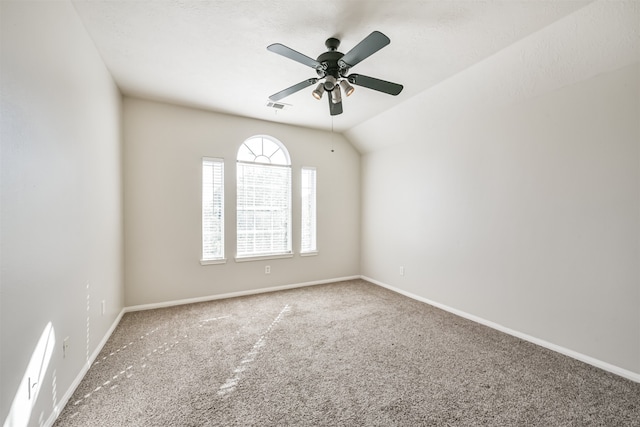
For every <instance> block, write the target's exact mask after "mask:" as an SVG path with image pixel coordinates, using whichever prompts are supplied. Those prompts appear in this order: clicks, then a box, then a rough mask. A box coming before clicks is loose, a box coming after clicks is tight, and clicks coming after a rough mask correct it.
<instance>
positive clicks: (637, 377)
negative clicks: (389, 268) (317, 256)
mask: <svg viewBox="0 0 640 427" xmlns="http://www.w3.org/2000/svg"><path fill="white" fill-rule="evenodd" d="M360 277H361V278H362V279H363V280H366V281H367V282H371V283H373V284H375V285H378V286H381V287H383V288H386V289H389V290H390V291H393V292H396V293H399V294H401V295H404V296H406V297H409V298H411V299H414V300H417V301H420V302H424V303H426V304H429V305H432V306H434V307H437V308H440V309H442V310H445V311H448V312H449V313H453V314H455V315H457V316H460V317H463V318H465V319H468V320H471V321H473V322H476V323H479V324H481V325H484V326H488V327H490V328H492V329H496V330H498V331H500V332H504V333H505V334H509V335H512V336H514V337H517V338H520V339H522V340H525V341H529V342H531V343H533V344H536V345H539V346H541V347H544V348H547V349H549V350H552V351H555V352H557V353H560V354H564V355H565V356H569V357H571V358H573V359H576V360H579V361H581V362H584V363H587V364H589V365H592V366H595V367H596V368H600V369H602V370H605V371H607V372H611V373H613V374H616V375H619V376H621V377H623V378H626V379H629V380H631V381H634V382H637V383H640V374H639V373H636V372H633V371H629V370H627V369H624V368H621V367H619V366H616V365H612V364H610V363H607V362H603V361H602V360H598V359H595V358H593V357H591V356H587V355H585V354H582V353H578V352H577V351H574V350H571V349H568V348H565V347H562V346H559V345H557V344H553V343H550V342H548V341H545V340H542V339H540V338H536V337H533V336H531V335H527V334H525V333H522V332H518V331H516V330H514V329H510V328H507V327H506V326H502V325H500V324H498V323H495V322H492V321H490V320H486V319H483V318H481V317H478V316H475V315H473V314H469V313H466V312H464V311H461V310H458V309H455V308H452V307H449V306H447V305H444V304H440V303H439V302H435V301H432V300H430V299H427V298H423V297H421V296H419V295H416V294H413V293H411V292H407V291H404V290H402V289H399V288H396V287H394V286H390V285H387V284H386V283H382V282H380V281H378V280H375V279H372V278H370V277H367V276H360Z"/></svg>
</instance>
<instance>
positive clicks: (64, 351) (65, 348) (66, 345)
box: [62, 337, 69, 359]
mask: <svg viewBox="0 0 640 427" xmlns="http://www.w3.org/2000/svg"><path fill="white" fill-rule="evenodd" d="M68 352H69V337H66V338H65V339H64V340H63V341H62V358H63V359H65V358H66V357H67V353H68Z"/></svg>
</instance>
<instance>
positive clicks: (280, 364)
mask: <svg viewBox="0 0 640 427" xmlns="http://www.w3.org/2000/svg"><path fill="white" fill-rule="evenodd" d="M476 425H484V426H640V384H637V383H634V382H632V381H629V380H626V379H623V378H621V377H618V376H616V375H613V374H610V373H607V372H605V371H602V370H599V369H597V368H594V367H592V366H590V365H586V364H584V363H581V362H579V361H576V360H574V359H571V358H568V357H565V356H563V355H560V354H558V353H554V352H552V351H549V350H546V349H544V348H541V347H538V346H536V345H533V344H531V343H528V342H525V341H522V340H519V339H517V338H514V337H512V336H509V335H506V334H503V333H500V332H497V331H495V330H493V329H490V328H487V327H484V326H481V325H478V324H476V323H473V322H471V321H468V320H465V319H462V318H460V317H457V316H455V315H452V314H450V313H447V312H444V311H442V310H439V309H436V308H434V307H431V306H429V305H426V304H423V303H421V302H418V301H414V300H411V299H409V298H406V297H404V296H401V295H398V294H396V293H393V292H391V291H388V290H386V289H383V288H380V287H378V286H376V285H372V284H370V283H367V282H365V281H362V280H355V281H349V282H341V283H335V284H329V285H319V286H313V287H308V288H301V289H293V290H288V291H281V292H274V293H269V294H261V295H255V296H248V297H241V298H232V299H227V300H218V301H212V302H206V303H198V304H190V305H183V306H177V307H171V308H164V309H158V310H149V311H144V312H133V313H127V314H126V315H125V316H124V317H123V319H122V321H121V322H120V325H119V326H118V327H117V329H116V330H115V332H114V333H113V335H112V337H111V338H110V339H109V341H108V342H107V344H106V345H105V347H104V349H103V351H102V353H101V354H100V355H99V357H98V358H97V359H96V362H95V363H94V365H93V366H92V367H91V369H90V370H89V372H88V374H87V375H86V377H85V378H84V380H83V381H82V382H81V384H80V386H79V387H78V389H77V390H76V392H75V394H74V395H73V397H72V398H71V399H70V401H69V403H68V404H67V406H66V407H65V409H64V411H63V412H62V414H61V415H60V417H59V418H58V420H57V422H56V424H55V426H58V427H62V426H83V427H87V426H145V427H147V426H476Z"/></svg>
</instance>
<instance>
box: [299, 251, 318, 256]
mask: <svg viewBox="0 0 640 427" xmlns="http://www.w3.org/2000/svg"><path fill="white" fill-rule="evenodd" d="M316 255H318V251H311V252H300V256H316Z"/></svg>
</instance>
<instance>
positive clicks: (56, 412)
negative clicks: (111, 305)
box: [43, 308, 125, 427]
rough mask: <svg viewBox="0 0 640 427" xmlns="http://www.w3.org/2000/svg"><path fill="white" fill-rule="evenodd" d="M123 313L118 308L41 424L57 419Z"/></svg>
mask: <svg viewBox="0 0 640 427" xmlns="http://www.w3.org/2000/svg"><path fill="white" fill-rule="evenodd" d="M124 313H125V310H124V308H123V309H122V310H120V314H118V317H116V319H115V320H114V321H113V323H112V324H111V327H110V328H109V330H108V331H107V333H106V334H104V337H102V340H101V341H100V343H99V344H98V346H97V347H96V349H95V350H94V351H93V353H92V354H91V356H90V357H89V360H87V362H86V363H85V364H84V365H83V366H82V370H81V371H80V372H79V373H78V375H76V378H75V379H74V380H73V382H72V383H71V385H70V386H69V388H68V389H67V391H66V392H65V394H64V395H63V396H62V398H61V399H60V402H58V404H57V405H56V406H55V408H53V412H52V413H51V415H50V416H49V418H48V419H47V420H46V421H45V422H44V424H43V426H45V427H51V426H52V425H53V423H54V422H55V421H56V419H58V416H59V415H60V413H61V412H62V410H63V409H64V407H65V406H66V405H67V402H69V399H71V396H73V393H74V392H75V391H76V389H77V388H78V386H79V385H80V382H81V381H82V379H83V378H84V376H85V375H86V374H87V371H89V368H90V367H91V365H93V362H95V360H96V358H97V357H98V355H99V354H100V352H101V351H102V348H103V347H104V345H105V344H106V343H107V341H108V340H109V338H111V334H113V331H115V329H116V327H117V326H118V324H119V323H120V320H121V319H122V316H123V315H124Z"/></svg>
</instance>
